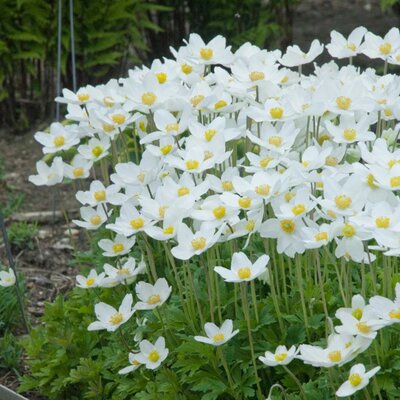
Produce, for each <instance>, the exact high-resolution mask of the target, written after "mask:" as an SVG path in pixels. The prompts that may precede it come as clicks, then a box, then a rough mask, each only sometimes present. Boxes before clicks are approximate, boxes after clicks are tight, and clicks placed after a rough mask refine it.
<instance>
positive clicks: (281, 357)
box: [274, 353, 288, 362]
mask: <svg viewBox="0 0 400 400" xmlns="http://www.w3.org/2000/svg"><path fill="white" fill-rule="evenodd" d="M287 356H288V355H287V353H279V354H275V356H274V358H275V361H278V362H282V361H285V360H286V358H287Z"/></svg>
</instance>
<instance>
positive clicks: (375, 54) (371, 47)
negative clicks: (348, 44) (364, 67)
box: [361, 28, 400, 60]
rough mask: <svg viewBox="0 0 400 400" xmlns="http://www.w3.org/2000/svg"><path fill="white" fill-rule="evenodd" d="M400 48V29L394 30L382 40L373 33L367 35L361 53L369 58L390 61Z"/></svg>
mask: <svg viewBox="0 0 400 400" xmlns="http://www.w3.org/2000/svg"><path fill="white" fill-rule="evenodd" d="M399 47H400V33H399V29H398V28H392V29H390V31H389V32H388V33H387V34H386V35H385V36H384V37H383V38H382V37H380V36H378V35H375V34H373V33H372V32H367V33H366V34H365V39H364V43H363V44H362V46H361V52H362V53H363V54H365V55H366V56H367V57H369V58H380V59H382V60H386V59H388V58H389V57H390V56H391V55H393V54H394V53H395V52H396V51H397V50H398V49H399Z"/></svg>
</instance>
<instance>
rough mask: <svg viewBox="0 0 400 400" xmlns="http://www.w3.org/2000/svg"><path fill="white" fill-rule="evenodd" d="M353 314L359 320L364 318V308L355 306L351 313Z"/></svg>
mask: <svg viewBox="0 0 400 400" xmlns="http://www.w3.org/2000/svg"><path fill="white" fill-rule="evenodd" d="M351 315H352V316H353V317H354V318H356V319H358V320H360V319H361V318H362V316H363V310H362V309H361V308H359V307H358V308H355V309H354V310H353V312H352V313H351Z"/></svg>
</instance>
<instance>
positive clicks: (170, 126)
mask: <svg viewBox="0 0 400 400" xmlns="http://www.w3.org/2000/svg"><path fill="white" fill-rule="evenodd" d="M165 130H166V131H167V132H172V131H175V132H178V131H179V124H177V123H171V124H167V125H165Z"/></svg>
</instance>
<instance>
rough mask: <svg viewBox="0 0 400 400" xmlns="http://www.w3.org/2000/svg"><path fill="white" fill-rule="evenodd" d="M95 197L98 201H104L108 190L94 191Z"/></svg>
mask: <svg viewBox="0 0 400 400" xmlns="http://www.w3.org/2000/svg"><path fill="white" fill-rule="evenodd" d="M94 198H95V199H96V201H104V200H105V199H106V191H105V190H98V191H97V192H94Z"/></svg>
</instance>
